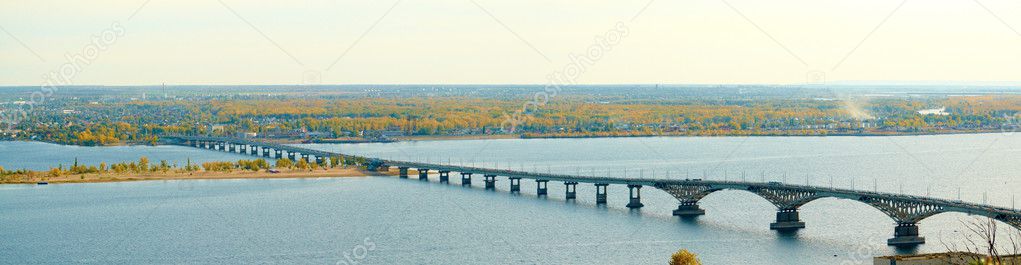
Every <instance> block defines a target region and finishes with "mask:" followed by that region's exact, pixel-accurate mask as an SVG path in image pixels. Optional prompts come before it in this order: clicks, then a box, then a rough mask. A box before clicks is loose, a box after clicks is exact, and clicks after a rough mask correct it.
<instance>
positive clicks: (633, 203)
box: [627, 184, 645, 209]
mask: <svg viewBox="0 0 1021 265" xmlns="http://www.w3.org/2000/svg"><path fill="white" fill-rule="evenodd" d="M627 189H628V198H630V199H629V201H628V203H627V207H628V208H631V209H638V208H642V207H645V204H642V185H637V184H628V185H627Z"/></svg>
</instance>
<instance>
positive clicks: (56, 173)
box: [49, 168, 63, 178]
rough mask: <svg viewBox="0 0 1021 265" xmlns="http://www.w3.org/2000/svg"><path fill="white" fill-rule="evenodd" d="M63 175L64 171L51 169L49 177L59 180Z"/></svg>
mask: <svg viewBox="0 0 1021 265" xmlns="http://www.w3.org/2000/svg"><path fill="white" fill-rule="evenodd" d="M61 174H63V171H62V170H60V169H59V168H51V169H50V174H49V176H50V177H51V178H57V177H60V175H61Z"/></svg>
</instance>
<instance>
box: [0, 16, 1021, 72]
mask: <svg viewBox="0 0 1021 265" xmlns="http://www.w3.org/2000/svg"><path fill="white" fill-rule="evenodd" d="M1019 29H1021V1H1016V0H927V1H921V0H882V1H880V0H856V1H849V0H843V1H835V0H780V1H761V0H687V1H667V0H651V1H649V0H633V1H624V0H616V1H605V0H592V1H579V0H542V1H538V0H515V1H506V0H504V1H499V0H399V1H398V0H380V1H364V0H361V1H342V0H296V1H268V0H267V1H240V0H177V1H168V0H93V1H71V0H65V1H52V0H38V1H3V2H2V3H0V85H41V84H46V83H55V84H62V85H72V84H73V85H153V84H161V83H166V84H184V85H187V84H219V85H231V84H544V83H551V82H553V83H562V84H563V83H577V84H625V83H640V84H705V83H714V84H715V83H718V84H750V83H756V84H800V83H826V82H840V81H859V80H864V81H891V82H892V81H925V82H939V81H957V82H961V81H965V82H973V81H975V82H1004V81H1007V82H1017V81H1021V71H1019V70H1018V69H1019V67H1018V66H1019V62H1021V33H1019V31H1018V30H1019ZM94 37H96V39H94ZM85 54H87V55H88V56H85Z"/></svg>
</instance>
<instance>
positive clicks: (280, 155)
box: [272, 150, 284, 159]
mask: <svg viewBox="0 0 1021 265" xmlns="http://www.w3.org/2000/svg"><path fill="white" fill-rule="evenodd" d="M273 153H275V155H276V156H274V157H272V158H276V159H282V158H284V153H283V151H281V150H273Z"/></svg>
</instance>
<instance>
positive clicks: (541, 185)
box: [535, 179, 549, 196]
mask: <svg viewBox="0 0 1021 265" xmlns="http://www.w3.org/2000/svg"><path fill="white" fill-rule="evenodd" d="M548 185H549V180H547V179H537V180H535V195H539V196H546V193H547V191H548V190H549V189H548V188H549V187H548Z"/></svg>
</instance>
